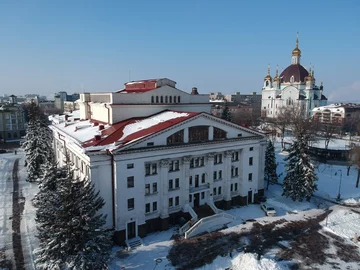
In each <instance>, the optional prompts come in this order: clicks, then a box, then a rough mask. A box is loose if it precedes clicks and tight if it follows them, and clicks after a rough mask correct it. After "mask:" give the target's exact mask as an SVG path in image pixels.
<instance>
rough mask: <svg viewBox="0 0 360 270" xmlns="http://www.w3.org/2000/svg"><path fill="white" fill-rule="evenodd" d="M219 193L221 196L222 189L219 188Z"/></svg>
mask: <svg viewBox="0 0 360 270" xmlns="http://www.w3.org/2000/svg"><path fill="white" fill-rule="evenodd" d="M218 193H219V195H220V194H221V187H219V192H218Z"/></svg>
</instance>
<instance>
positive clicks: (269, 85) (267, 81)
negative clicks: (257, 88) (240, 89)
mask: <svg viewBox="0 0 360 270" xmlns="http://www.w3.org/2000/svg"><path fill="white" fill-rule="evenodd" d="M271 88H272V77H271V76H270V65H268V73H267V75H266V77H265V78H264V89H271Z"/></svg>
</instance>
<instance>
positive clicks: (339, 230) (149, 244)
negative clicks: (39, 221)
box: [0, 143, 360, 270]
mask: <svg viewBox="0 0 360 270" xmlns="http://www.w3.org/2000/svg"><path fill="white" fill-rule="evenodd" d="M275 146H276V152H277V153H276V157H277V162H278V163H279V165H278V174H280V175H281V174H282V175H281V176H280V179H279V180H280V182H281V181H282V179H283V177H284V176H285V173H284V168H285V162H284V158H285V157H286V153H279V151H280V145H279V143H276V145H275ZM22 155H23V153H22V152H19V153H18V155H16V156H15V155H14V154H3V155H0V192H1V194H0V224H1V226H0V250H1V249H4V250H5V252H6V256H7V257H8V258H13V253H12V244H11V235H12V228H11V219H9V218H10V217H11V215H12V193H11V192H12V181H11V177H12V168H13V162H14V160H15V159H16V158H18V157H20V156H22ZM23 165H24V162H23V157H22V158H21V160H20V163H19V184H20V189H21V192H22V196H23V197H24V198H25V208H24V212H23V216H22V222H21V232H22V245H23V250H24V257H25V264H26V267H27V268H26V269H34V267H33V264H32V261H33V255H32V251H33V250H34V248H36V247H37V245H38V241H37V238H36V227H35V222H34V217H35V209H34V208H33V206H32V204H31V199H32V198H33V196H34V195H35V194H36V192H37V185H36V184H31V183H28V182H26V181H25V179H26V170H25V169H24V167H23ZM339 170H341V171H342V183H341V190H340V193H341V198H342V200H343V202H346V203H347V204H357V203H359V201H360V188H359V189H356V188H355V181H356V175H357V172H356V170H355V169H351V170H350V175H349V176H347V175H346V167H345V166H338V165H325V164H320V165H319V166H318V167H317V168H316V173H317V175H318V177H319V181H318V191H317V192H316V194H317V195H319V196H322V197H325V198H328V199H331V200H335V199H336V197H337V195H338V188H339V184H340V172H339ZM335 172H337V175H335ZM281 194H282V187H281V186H280V185H270V187H269V190H268V191H266V192H265V195H266V196H267V198H268V200H267V203H268V204H269V205H271V206H273V207H274V208H275V210H276V212H277V215H278V216H280V217H281V218H284V219H287V220H292V219H303V218H304V215H314V213H317V211H320V210H316V209H317V208H326V207H328V206H331V208H330V209H331V210H333V212H332V213H331V214H330V215H329V216H328V218H327V220H324V221H323V222H322V225H323V226H324V228H325V229H326V230H329V231H332V232H333V233H335V234H337V235H339V236H341V237H343V238H347V239H352V238H353V237H354V235H355V233H357V234H358V235H360V225H359V224H360V215H359V214H358V213H356V212H354V211H352V210H351V209H349V208H346V207H342V206H332V205H331V203H328V202H324V201H322V200H321V199H319V198H312V199H311V201H310V202H294V201H292V200H291V199H289V198H284V197H282V196H281ZM359 210H360V209H359ZM289 212H292V213H298V214H291V213H289ZM227 213H229V214H231V215H234V216H235V217H236V220H235V221H233V222H232V223H231V224H230V225H229V228H228V229H226V230H223V232H224V233H226V232H230V231H241V230H243V229H246V228H247V226H251V223H249V222H248V223H246V224H245V225H244V224H242V223H243V222H244V221H246V220H247V219H257V220H258V221H259V222H261V221H271V220H275V219H277V217H265V215H264V212H263V211H262V210H261V209H260V207H259V205H256V204H253V205H249V206H244V207H237V208H233V209H231V210H229V211H227ZM173 231H174V229H173V228H172V229H170V230H168V231H164V232H156V233H152V234H149V235H148V236H147V237H145V238H143V239H142V240H143V243H144V245H143V246H141V247H139V248H137V249H136V250H133V251H131V252H120V248H119V247H114V248H113V260H112V262H111V263H110V268H111V269H144V270H146V269H168V270H170V269H175V267H173V266H171V263H170V261H169V260H168V259H167V258H166V256H167V255H168V252H169V250H170V248H171V247H172V245H173V240H171V237H172V235H173ZM274 257H275V255H274V254H272V253H271V252H269V253H267V254H265V255H264V256H263V257H262V258H261V260H257V258H255V257H254V255H253V254H250V253H242V252H234V253H233V254H232V258H231V257H230V256H226V257H221V256H219V257H217V258H216V259H215V260H214V261H213V262H212V264H209V265H206V266H204V267H202V268H200V269H201V270H210V269H226V268H229V267H231V268H232V269H249V270H252V269H267V270H268V269H269V270H270V269H271V270H275V269H281V270H282V269H288V268H287V266H286V262H279V261H276V260H274ZM156 259H158V260H157V261H156ZM354 269H356V268H354Z"/></svg>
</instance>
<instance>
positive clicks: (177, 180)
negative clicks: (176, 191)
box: [175, 178, 180, 188]
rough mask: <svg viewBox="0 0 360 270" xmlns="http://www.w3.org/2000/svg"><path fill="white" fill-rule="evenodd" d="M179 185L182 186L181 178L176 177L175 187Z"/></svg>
mask: <svg viewBox="0 0 360 270" xmlns="http://www.w3.org/2000/svg"><path fill="white" fill-rule="evenodd" d="M179 187H180V179H179V178H175V188H179Z"/></svg>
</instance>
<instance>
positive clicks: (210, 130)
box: [209, 126, 214, 141]
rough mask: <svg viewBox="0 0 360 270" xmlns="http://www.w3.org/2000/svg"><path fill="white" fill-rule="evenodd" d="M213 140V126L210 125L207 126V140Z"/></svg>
mask: <svg viewBox="0 0 360 270" xmlns="http://www.w3.org/2000/svg"><path fill="white" fill-rule="evenodd" d="M212 140H214V127H213V126H210V127H209V141H212Z"/></svg>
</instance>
